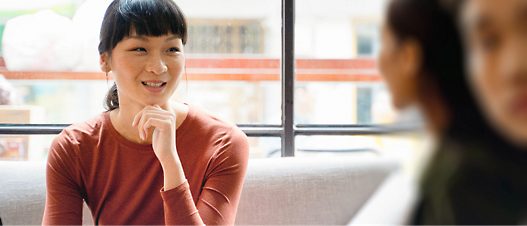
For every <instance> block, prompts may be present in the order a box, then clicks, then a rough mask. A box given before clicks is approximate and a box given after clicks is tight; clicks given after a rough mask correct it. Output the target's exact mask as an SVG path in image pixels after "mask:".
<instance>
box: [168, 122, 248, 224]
mask: <svg viewBox="0 0 527 226" xmlns="http://www.w3.org/2000/svg"><path fill="white" fill-rule="evenodd" d="M225 138H226V139H225V140H224V141H223V143H222V145H220V148H219V149H218V150H217V151H216V153H215V155H214V156H213V159H212V161H211V164H210V167H209V169H208V170H207V173H206V178H205V181H206V182H205V185H204V186H203V188H202V192H201V195H200V197H199V199H198V202H197V204H196V205H194V201H193V200H192V195H191V193H190V189H189V186H188V183H187V182H185V183H183V184H182V185H180V186H178V187H176V188H174V189H171V190H168V191H162V192H161V195H162V197H163V200H164V203H165V223H166V224H167V225H198V224H206V225H233V224H234V220H235V218H236V210H237V208H238V201H239V199H240V195H241V191H242V186H243V180H244V178H245V173H246V171H247V164H248V160H249V142H248V140H247V136H246V135H245V134H244V133H243V132H242V131H241V130H239V129H238V128H237V127H233V128H232V129H231V130H230V132H229V133H228V136H226V137H225ZM182 209H183V210H185V211H181V210H182ZM178 212H179V213H178ZM174 213H175V214H174Z"/></svg>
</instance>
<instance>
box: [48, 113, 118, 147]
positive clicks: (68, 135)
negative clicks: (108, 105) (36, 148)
mask: <svg viewBox="0 0 527 226" xmlns="http://www.w3.org/2000/svg"><path fill="white" fill-rule="evenodd" d="M107 114H108V112H104V113H101V114H98V115H96V116H94V117H92V118H90V119H88V120H86V121H83V122H79V123H75V124H72V125H70V126H68V127H66V128H65V129H63V130H62V132H61V133H60V134H59V135H58V136H57V137H55V141H60V142H70V143H73V144H78V143H79V142H81V141H82V142H87V141H89V140H90V139H94V138H97V137H98V135H99V134H100V132H101V130H103V129H104V128H105V126H104V125H105V124H106V122H107V117H108V115H107Z"/></svg>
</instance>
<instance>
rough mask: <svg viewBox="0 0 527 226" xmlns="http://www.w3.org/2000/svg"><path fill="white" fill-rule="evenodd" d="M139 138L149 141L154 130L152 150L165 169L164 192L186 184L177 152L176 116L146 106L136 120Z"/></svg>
mask: <svg viewBox="0 0 527 226" xmlns="http://www.w3.org/2000/svg"><path fill="white" fill-rule="evenodd" d="M132 126H137V129H138V130H139V136H140V137H141V139H142V140H147V139H148V136H150V133H151V132H152V130H154V132H153V135H152V148H153V149H154V153H155V154H156V156H157V159H159V162H160V163H161V166H162V167H163V175H164V190H165V191H166V190H170V189H172V188H175V187H177V186H179V185H181V184H183V182H185V173H184V172H183V167H182V166H181V161H180V160H179V156H178V154H177V150H176V115H175V114H174V113H172V112H170V111H165V110H163V109H161V107H159V106H158V105H154V106H146V107H145V108H143V110H141V111H140V112H139V113H137V115H136V116H135V118H134V122H133V123H132Z"/></svg>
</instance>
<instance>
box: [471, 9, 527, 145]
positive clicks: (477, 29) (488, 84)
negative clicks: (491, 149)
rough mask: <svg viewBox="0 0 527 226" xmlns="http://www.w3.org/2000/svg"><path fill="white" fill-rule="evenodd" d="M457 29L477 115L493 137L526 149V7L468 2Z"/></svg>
mask: <svg viewBox="0 0 527 226" xmlns="http://www.w3.org/2000/svg"><path fill="white" fill-rule="evenodd" d="M461 25H462V28H463V33H464V39H465V46H466V50H467V55H468V60H467V64H468V69H469V74H470V79H471V85H472V88H473V90H474V92H475V94H476V96H477V98H478V101H479V103H480V105H481V107H482V109H483V110H484V111H485V114H486V116H487V118H488V120H489V121H490V122H491V124H492V125H493V126H494V127H495V128H497V129H498V131H500V132H501V133H502V134H504V135H505V136H506V137H507V138H508V139H510V140H511V141H513V143H515V144H517V145H520V146H523V147H527V1H525V0H505V1H504V0H468V1H467V2H466V4H465V5H464V7H463V10H462V20H461Z"/></svg>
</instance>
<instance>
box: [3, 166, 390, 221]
mask: <svg viewBox="0 0 527 226" xmlns="http://www.w3.org/2000/svg"><path fill="white" fill-rule="evenodd" d="M395 169H397V164H396V163H395V162H394V161H390V160H383V159H380V158H367V159H365V158H353V157H346V158H272V159H251V160H250V162H249V167H248V171H247V175H246V178H245V183H244V188H243V192H242V196H241V199H240V204H239V208H238V213H237V216H236V224H237V225H306V224H318V225H320V224H323V225H346V224H348V223H349V222H350V221H351V222H353V221H352V220H353V218H354V216H355V215H356V214H357V212H359V210H361V208H362V207H363V206H364V205H365V203H367V201H368V199H369V198H370V196H372V194H373V193H374V192H375V191H376V190H377V188H378V187H379V186H380V185H381V184H382V182H383V181H385V180H386V178H388V175H390V173H391V172H393V171H394V170H395ZM385 190H386V189H385ZM375 196H379V195H375ZM380 196H381V197H382V195H380ZM45 197H46V185H45V162H8V161H0V218H1V219H2V221H3V223H4V224H5V225H16V224H24V225H38V224H41V222H42V215H43V213H44V203H45ZM376 203H377V204H371V203H369V204H368V205H367V206H372V205H373V206H375V205H378V201H377V202H376ZM362 212H364V211H362ZM370 212H371V211H370ZM368 214H369V213H362V215H365V216H368ZM370 217H371V216H370ZM364 219H367V218H364V217H363V218H362V220H361V221H359V222H361V223H364V222H363V221H364ZM84 224H93V221H92V219H91V214H90V212H89V210H88V209H87V208H86V207H85V212H84Z"/></svg>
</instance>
